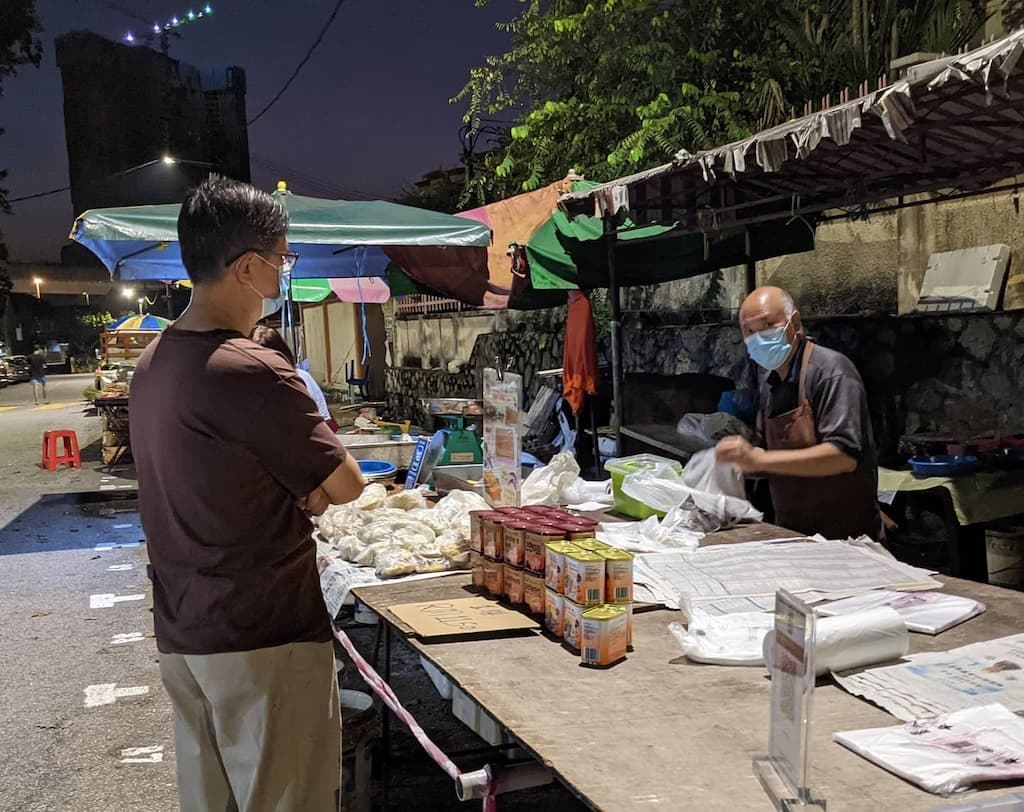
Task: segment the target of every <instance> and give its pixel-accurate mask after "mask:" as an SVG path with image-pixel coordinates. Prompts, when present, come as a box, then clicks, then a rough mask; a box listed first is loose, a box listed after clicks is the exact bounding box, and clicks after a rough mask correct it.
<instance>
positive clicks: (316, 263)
mask: <svg viewBox="0 0 1024 812" xmlns="http://www.w3.org/2000/svg"><path fill="white" fill-rule="evenodd" d="M274 194H275V196H277V197H278V198H279V199H280V200H281V202H282V203H283V205H284V207H285V208H286V209H287V210H288V215H289V225H288V243H289V247H290V248H291V250H293V251H296V252H298V253H299V255H300V260H299V262H298V264H297V265H296V266H295V270H294V271H293V272H292V277H293V278H295V279H304V278H305V279H322V278H331V277H335V278H337V277H383V276H384V275H385V271H386V268H387V265H388V263H389V262H390V260H389V258H388V256H387V254H386V253H385V252H386V251H387V250H388V249H389V248H390V247H397V246H407V245H420V246H479V247H481V249H482V250H483V249H485V247H486V246H488V245H490V242H491V232H490V229H489V228H488V227H487V226H486V225H483V224H481V223H478V222H474V221H472V220H466V219H465V218H461V217H453V216H451V215H448V214H441V213H439V212H435V211H429V210H427V209H417V208H414V207H412V206H401V205H398V204H397V203H388V202H385V201H382V200H370V201H349V200H321V199H320V198H315V197H304V196H302V195H295V194H292V193H291V192H288V191H287V189H285V188H284V187H283V186H282V187H281V188H279V189H278V190H277V191H276V192H274ZM180 210H181V206H180V204H177V203H172V204H167V205H154V206H127V207H122V208H110V209H95V210H93V211H87V212H85V213H84V214H82V215H81V216H79V217H78V218H77V219H76V220H75V223H74V226H73V227H72V230H71V239H73V240H75V241H76V242H79V243H81V244H82V245H84V246H86V247H87V248H88V249H89V250H91V251H92V252H93V253H94V254H96V256H97V257H99V258H100V260H101V261H102V262H103V264H104V265H105V266H106V267H107V270H109V271H110V273H111V275H112V276H114V277H119V278H121V279H137V280H147V279H150V280H161V281H173V280H176V279H185V278H187V275H186V273H185V269H184V267H182V264H181V251H180V249H179V246H178V212H179V211H180Z"/></svg>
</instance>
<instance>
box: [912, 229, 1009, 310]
mask: <svg viewBox="0 0 1024 812" xmlns="http://www.w3.org/2000/svg"><path fill="white" fill-rule="evenodd" d="M1009 264H1010V246H1008V245H1001V244H998V243H997V244H993V245H983V246H979V247H977V248H962V249H960V250H958V251H946V252H945V253H941V254H932V255H931V256H930V257H929V258H928V270H927V272H926V273H925V276H924V282H923V283H922V285H921V294H920V296H919V297H918V300H917V310H918V312H919V313H950V312H958V311H959V312H970V311H975V310H995V309H996V308H997V307H998V306H999V294H1000V293H1001V292H1002V289H1003V283H1004V282H1005V280H1006V270H1007V268H1008V267H1009Z"/></svg>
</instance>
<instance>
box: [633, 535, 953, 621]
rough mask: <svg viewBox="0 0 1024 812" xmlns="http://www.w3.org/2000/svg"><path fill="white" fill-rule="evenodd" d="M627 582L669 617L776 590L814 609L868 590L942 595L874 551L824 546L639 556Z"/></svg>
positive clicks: (748, 546)
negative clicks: (683, 605) (657, 598)
mask: <svg viewBox="0 0 1024 812" xmlns="http://www.w3.org/2000/svg"><path fill="white" fill-rule="evenodd" d="M634 578H635V579H636V580H638V581H639V582H641V583H644V584H646V585H647V586H649V587H651V588H652V589H654V591H656V592H659V593H660V594H661V596H662V597H663V598H664V602H665V605H666V606H668V607H670V608H673V609H678V608H679V606H680V602H681V601H682V602H689V603H690V604H691V605H699V604H702V603H706V602H708V601H715V600H718V601H720V600H722V599H725V598H740V597H767V596H772V595H774V594H775V592H776V591H777V590H779V589H788V590H789V591H790V592H793V593H796V594H798V595H800V596H801V597H802V598H803V599H804V600H807V601H809V602H813V601H817V600H838V599H839V598H847V597H850V596H852V595H859V594H861V593H863V592H867V591H869V590H872V589H895V590H901V591H902V590H919V589H941V588H942V584H941V583H940V582H939V581H936V580H935V579H934V578H932V577H931V575H930V574H929V572H928V571H927V570H923V569H920V568H918V567H912V566H910V565H909V564H903V563H901V562H899V561H897V560H896V559H894V558H892V557H891V556H889V555H888V554H883V553H879V552H877V551H876V550H875V549H874V547H871V546H864V545H860V544H851V543H848V542H845V541H829V540H825V539H822V540H820V541H809V540H808V541H792V542H774V541H767V542H747V543H745V544H721V545H715V546H711V547H702V548H700V549H699V550H694V551H692V552H679V553H648V554H641V555H637V556H636V558H635V559H634ZM702 608H703V607H702ZM709 611H714V609H710V610H709Z"/></svg>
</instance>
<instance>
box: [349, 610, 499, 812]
mask: <svg viewBox="0 0 1024 812" xmlns="http://www.w3.org/2000/svg"><path fill="white" fill-rule="evenodd" d="M334 636H335V637H336V638H337V639H338V642H339V643H341V645H342V646H344V648H345V651H347V652H348V656H349V657H351V658H352V662H354V663H355V664H356V668H357V669H359V673H360V675H361V676H362V678H363V680H364V681H365V682H366V684H367V685H369V686H370V687H371V688H372V689H373V692H374V693H375V694H377V696H379V697H380V699H381V701H382V702H383V703H384V704H385V705H387V706H388V708H390V709H391V711H392V713H394V714H395V716H397V717H398V718H399V719H401V720H402V721H403V722H404V723H405V725H406V727H408V728H409V730H411V731H412V735H413V736H415V737H416V741H418V742H419V743H420V746H421V747H422V748H423V749H424V751H425V752H426V753H427V755H428V756H430V757H431V758H432V759H433V760H434V762H435V763H436V764H437V766H438V767H440V768H441V769H442V770H444V771H445V773H447V774H448V776H449V777H450V778H451V779H452V781H456V780H457V779H458V778H459V776H460V775H462V770H460V769H459V768H458V767H457V766H456V765H455V762H454V761H452V760H451V759H450V758H448V756H446V755H445V754H444V752H443V751H442V750H441V748H440V747H438V746H437V745H436V744H434V742H433V741H431V739H430V737H429V736H428V735H427V734H426V733H425V732H424V730H423V728H422V727H420V724H419V722H417V721H416V719H415V718H414V717H413V715H412V714H411V713H409V711H407V710H406V709H405V708H404V707H403V706H402V703H401V702H399V701H398V697H397V696H395V692H394V691H392V690H391V686H390V685H388V684H387V683H386V682H385V681H384V679H383V677H381V675H380V674H378V673H377V672H376V671H375V670H374V668H373V666H372V665H370V664H369V663H368V662H366V660H365V659H364V658H363V656H362V655H361V654H360V653H359V652H358V651H356V647H355V646H354V645H352V641H351V640H349V638H348V635H347V634H345V632H343V631H341V630H340V629H335V630H334ZM487 772H488V776H490V775H491V772H490V770H489V769H488V771H487ZM487 790H488V791H487V795H486V797H485V798H484V803H483V812H496V810H497V808H498V807H497V801H496V800H495V797H494V779H493V777H491V778H490V783H489V785H488V788H487Z"/></svg>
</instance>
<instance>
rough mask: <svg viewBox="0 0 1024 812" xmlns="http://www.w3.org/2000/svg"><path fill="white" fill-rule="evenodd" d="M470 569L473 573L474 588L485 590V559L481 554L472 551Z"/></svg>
mask: <svg viewBox="0 0 1024 812" xmlns="http://www.w3.org/2000/svg"><path fill="white" fill-rule="evenodd" d="M469 569H470V570H471V571H472V573H473V586H475V587H476V588H477V589H483V588H484V557H483V556H482V555H480V553H478V552H475V551H471V552H470V554H469Z"/></svg>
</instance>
